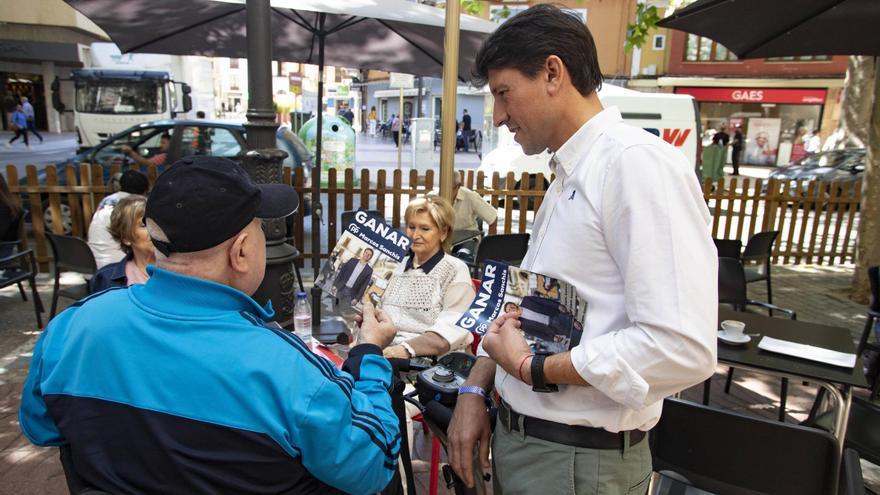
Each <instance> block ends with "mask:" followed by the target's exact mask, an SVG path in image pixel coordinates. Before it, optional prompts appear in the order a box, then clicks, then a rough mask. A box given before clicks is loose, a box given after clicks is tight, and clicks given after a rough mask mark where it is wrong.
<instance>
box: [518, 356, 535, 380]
mask: <svg viewBox="0 0 880 495" xmlns="http://www.w3.org/2000/svg"><path fill="white" fill-rule="evenodd" d="M532 356H534V354H527V355H526V356H525V357H524V358H522V361H520V362H519V366H518V367H517V368H516V370H517V371H516V372H517V374H518V375H519V381H521V382H523V383H526V380H525V378H523V375H522V365H524V364H525V363H526V359H528V358H530V357H532Z"/></svg>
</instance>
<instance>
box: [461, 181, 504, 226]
mask: <svg viewBox="0 0 880 495" xmlns="http://www.w3.org/2000/svg"><path fill="white" fill-rule="evenodd" d="M452 208H453V209H454V210H455V227H454V228H455V230H478V229H477V217H479V218H481V219H482V220H483V221H484V222H486V223H487V224H493V223H495V220H497V219H498V210H496V209H495V207H494V206H492V205H490V204H489V203H487V202H486V200H485V199H483V197H482V196H480V195H479V194H478V193H477V192H475V191H471V190H470V189H468V188H466V187H464V186H461V187H459V188H458V194H456V196H455V201H454V202H453V205H452Z"/></svg>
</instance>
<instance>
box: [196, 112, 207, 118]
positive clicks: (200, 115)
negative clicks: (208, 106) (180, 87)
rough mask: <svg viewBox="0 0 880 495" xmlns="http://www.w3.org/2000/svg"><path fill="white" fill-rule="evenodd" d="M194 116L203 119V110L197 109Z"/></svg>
mask: <svg viewBox="0 0 880 495" xmlns="http://www.w3.org/2000/svg"><path fill="white" fill-rule="evenodd" d="M196 118H197V119H203V118H205V112H203V111H201V110H199V111H198V112H196Z"/></svg>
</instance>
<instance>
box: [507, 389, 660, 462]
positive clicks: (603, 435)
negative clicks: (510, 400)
mask: <svg viewBox="0 0 880 495" xmlns="http://www.w3.org/2000/svg"><path fill="white" fill-rule="evenodd" d="M499 402H500V404H499V405H498V421H500V424H502V425H504V427H505V428H507V430H508V431H510V430H513V431H519V420H520V418H522V420H523V430H524V433H525V434H526V435H528V436H530V437H534V438H539V439H541V440H546V441H548V442H553V443H559V444H562V445H570V446H572V447H580V448H585V449H603V450H612V449H621V450H622V449H623V445H624V444H623V440H624V438H626V437H625V435H624V433H625V432H622V431H621V432H619V433H611V432H610V431H608V430H605V429H602V428H593V427H590V426H575V425H566V424H562V423H556V422H553V421H547V420H546V419H539V418H533V417H531V416H526V415H524V414H520V413H518V412H516V411H514V410H513V409H511V408H510V406H509V405H507V403H506V402H504V400H501V401H499ZM645 435H647V432H644V431H641V430H630V431H629V445H630V447H632V446H633V445H635V444H637V443H639V442H640V441H642V439H643V438H645Z"/></svg>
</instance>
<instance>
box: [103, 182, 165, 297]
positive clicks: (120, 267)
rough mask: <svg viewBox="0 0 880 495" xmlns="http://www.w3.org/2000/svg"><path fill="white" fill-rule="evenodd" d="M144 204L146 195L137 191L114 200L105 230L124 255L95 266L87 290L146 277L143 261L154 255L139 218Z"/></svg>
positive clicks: (124, 284) (123, 284)
mask: <svg viewBox="0 0 880 495" xmlns="http://www.w3.org/2000/svg"><path fill="white" fill-rule="evenodd" d="M146 204H147V199H146V198H145V197H143V196H139V195H130V196H126V197H125V198H122V199H121V200H119V202H118V203H116V206H115V207H114V208H113V213H112V214H111V216H110V226H109V227H107V230H108V231H109V232H110V235H111V236H113V239H114V240H115V241H116V242H118V243H119V247H120V248H122V251H123V252H125V258H123V259H122V260H121V261H117V262H116V263H110V264H109V265H105V266H104V267H102V268H101V269H100V270H98V272H97V273H95V276H94V277H92V280H90V281H89V293H91V294H94V293H96V292H100V291H102V290H104V289H108V288H110V287H128V286H130V285H134V284H143V283H146V282H147V280H149V278H150V275H149V274H147V265H151V264H153V263H155V262H156V256H155V253H154V251H153V243H152V241H150V234H148V233H147V228H146V226H144V221H143V218H144V209H145V207H146Z"/></svg>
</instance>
